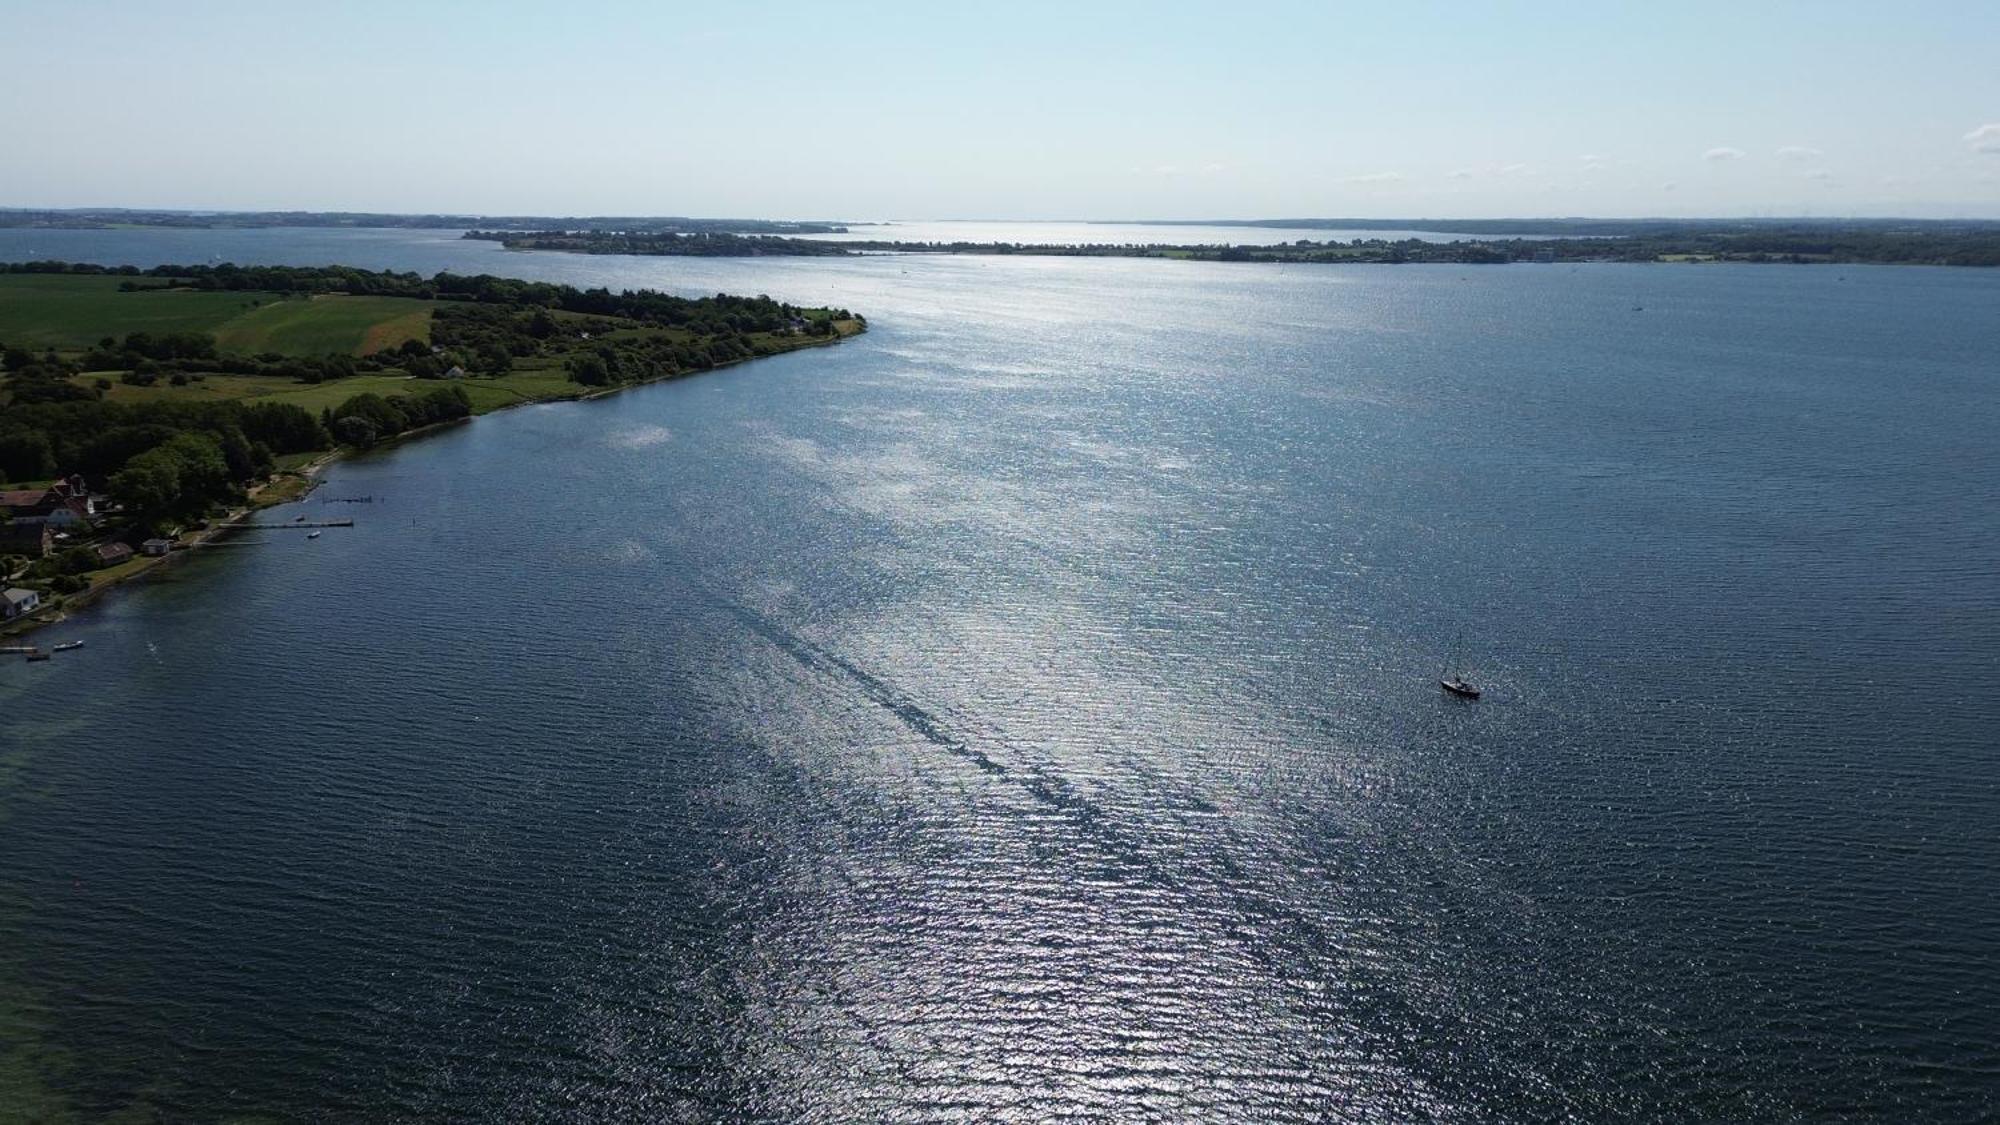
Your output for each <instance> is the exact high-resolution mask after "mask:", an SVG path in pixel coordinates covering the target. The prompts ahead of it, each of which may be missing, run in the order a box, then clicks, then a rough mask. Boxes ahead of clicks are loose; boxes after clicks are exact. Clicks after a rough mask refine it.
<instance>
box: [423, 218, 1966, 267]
mask: <svg viewBox="0 0 2000 1125" xmlns="http://www.w3.org/2000/svg"><path fill="white" fill-rule="evenodd" d="M1439 233H1450V232H1444V231H1441V232H1439ZM459 237H461V238H464V239H470V240H474V241H485V242H497V243H499V244H500V245H501V246H503V247H505V248H506V249H509V250H523V251H550V252H558V253H570V254H602V255H628V256H634V257H704V258H763V257H786V256H791V257H814V258H821V257H852V256H863V255H868V254H954V255H965V254H971V255H986V256H999V257H1007V256H1013V257H1062V258H1163V259H1169V260H1174V261H1192V262H1260V263H1273V262H1277V263H1307V264H1315V265H1405V264H1419V265H1420V264H1426V263H1428V264H1446V265H1506V264H1509V263H1513V262H1542V263H1582V262H1672V263H1687V262H1751V263H1782V264H1790V265H1928V266H1973V267H1980V266H2000V223H1995V224H1986V225H1984V226H1979V225H1971V226H1965V227H1949V228H1946V229H1921V230H1907V229H1895V228H1893V227H1878V226H1872V225H1871V226H1868V227H1853V226H1827V227H1801V226H1784V225H1777V226H1755V227H1753V228H1751V229H1747V230H1746V229H1738V228H1735V227H1716V226H1710V225H1706V224H1694V225H1688V226H1684V227H1679V228H1676V227H1672V226H1671V225H1669V226H1666V227H1664V228H1663V229H1660V230H1658V231H1654V232H1650V233H1622V234H1614V233H1599V234H1583V233H1577V234H1569V235H1564V236H1560V237H1549V238H1526V237H1517V236H1510V237H1506V238H1479V237H1468V238H1463V239H1459V240H1456V241H1449V242H1437V241H1429V240H1426V239H1419V238H1402V239H1395V240H1390V239H1379V238H1356V239H1352V240H1349V241H1346V242H1341V241H1338V240H1334V239H1327V240H1324V241H1316V240H1313V239H1305V238H1301V239H1295V240H1293V241H1290V242H1278V243H1268V244H1247V245H1218V244H1213V243H1187V244H1181V243H1144V244H1129V243H1049V242H1039V243H1037V242H971V241H954V242H922V241H901V240H878V239H861V240H846V241H838V242H836V241H831V240H823V239H811V238H792V237H784V236H778V235H769V234H755V235H745V234H734V233H728V232H707V233H683V232H648V231H638V230H602V229H589V230H533V231H519V230H477V229H474V230H468V231H466V232H465V233H464V234H462V235H460V236H459Z"/></svg>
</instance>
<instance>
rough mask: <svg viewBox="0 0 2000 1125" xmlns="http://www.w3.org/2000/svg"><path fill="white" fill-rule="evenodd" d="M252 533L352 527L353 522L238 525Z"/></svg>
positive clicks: (328, 521) (320, 521)
mask: <svg viewBox="0 0 2000 1125" xmlns="http://www.w3.org/2000/svg"><path fill="white" fill-rule="evenodd" d="M236 526H237V527H242V528H248V529H250V530H252V531H304V530H306V529H307V528H313V527H353V526H354V521H353V520H294V521H293V522H291V523H239V524H237V525H236Z"/></svg>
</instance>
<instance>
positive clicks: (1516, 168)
mask: <svg viewBox="0 0 2000 1125" xmlns="http://www.w3.org/2000/svg"><path fill="white" fill-rule="evenodd" d="M1500 174H1501V175H1503V176H1532V175H1534V174H1535V170H1534V169H1533V168H1530V167H1528V166H1527V165H1526V164H1502V165H1501V166H1500Z"/></svg>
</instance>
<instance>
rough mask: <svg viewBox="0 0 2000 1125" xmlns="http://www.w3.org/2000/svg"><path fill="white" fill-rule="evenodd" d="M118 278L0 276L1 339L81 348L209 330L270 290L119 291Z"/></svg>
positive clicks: (25, 344)
mask: <svg viewBox="0 0 2000 1125" xmlns="http://www.w3.org/2000/svg"><path fill="white" fill-rule="evenodd" d="M127 280H130V279H129V278H122V277H87V276H86V277H74V276H67V275H59V274H19V273H10V274H0V343H7V344H17V345H20V346H22V347H31V348H84V347H89V346H91V345H93V344H95V343H97V341H99V340H100V339H103V338H104V337H106V336H123V335H125V334H126V333H128V332H154V333H159V332H214V331H216V330H217V329H218V328H220V327H221V326H222V325H224V324H226V323H228V322H229V321H231V320H233V319H235V318H236V317H239V316H242V315H243V314H244V313H246V312H249V311H251V308H252V302H254V301H257V300H260V299H261V300H267V301H268V300H272V299H274V298H275V296H276V294H271V293H200V292H196V291H194V290H179V289H177V290H170V291H166V292H157V293H120V292H119V291H118V286H119V283H121V282H124V281H127Z"/></svg>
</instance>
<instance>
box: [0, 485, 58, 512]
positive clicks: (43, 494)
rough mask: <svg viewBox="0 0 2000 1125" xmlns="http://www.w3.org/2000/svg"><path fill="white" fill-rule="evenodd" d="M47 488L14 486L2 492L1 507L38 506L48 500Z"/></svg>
mask: <svg viewBox="0 0 2000 1125" xmlns="http://www.w3.org/2000/svg"><path fill="white" fill-rule="evenodd" d="M48 496H49V490H48V489H46V488H13V489H8V490H6V491H4V492H0V508H36V507H40V506H41V504H42V502H43V501H45V500H47V499H48Z"/></svg>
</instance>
